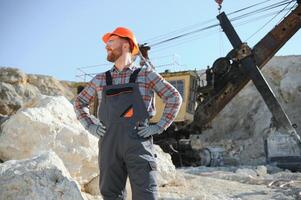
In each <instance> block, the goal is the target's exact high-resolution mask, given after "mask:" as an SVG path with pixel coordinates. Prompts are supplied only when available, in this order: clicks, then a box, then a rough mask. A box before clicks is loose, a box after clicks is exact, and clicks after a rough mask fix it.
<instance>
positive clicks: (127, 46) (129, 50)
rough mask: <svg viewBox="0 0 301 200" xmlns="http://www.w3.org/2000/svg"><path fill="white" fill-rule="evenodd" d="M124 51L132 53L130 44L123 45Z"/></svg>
mask: <svg viewBox="0 0 301 200" xmlns="http://www.w3.org/2000/svg"><path fill="white" fill-rule="evenodd" d="M122 49H123V50H124V51H126V52H131V47H130V44H129V43H128V42H124V43H123V44H122Z"/></svg>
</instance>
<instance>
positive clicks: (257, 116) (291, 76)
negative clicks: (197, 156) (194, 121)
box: [193, 56, 301, 165]
mask: <svg viewBox="0 0 301 200" xmlns="http://www.w3.org/2000/svg"><path fill="white" fill-rule="evenodd" d="M262 72H263V74H264V76H265V78H266V79H267V81H268V83H269V84H270V86H271V88H272V90H273V91H274V93H275V95H276V97H277V98H278V100H279V101H280V103H281V105H282V107H283V108H284V110H285V111H286V113H287V115H288V116H289V118H290V119H291V121H292V122H293V123H296V124H297V125H298V127H297V132H299V133H301V115H300V113H301V106H300V102H301V79H300V76H301V56H281V57H274V58H273V59H272V60H271V61H270V62H268V63H267V64H266V66H265V67H264V68H263V70H262ZM271 118H272V114H271V113H270V111H269V109H268V108H267V106H266V104H265V102H264V101H263V99H262V97H261V96H260V94H259V92H258V91H257V89H256V88H255V86H254V84H253V83H252V82H249V83H248V84H247V85H246V87H244V89H243V90H242V91H240V92H239V93H238V94H237V95H236V96H235V97H234V98H233V99H232V101H231V102H230V103H229V104H228V105H227V106H226V107H225V108H224V109H223V110H222V111H221V112H220V113H219V115H217V117H216V118H215V119H214V120H213V121H212V124H211V125H212V128H211V129H208V130H205V131H204V132H203V134H202V135H201V136H200V140H199V141H198V142H196V140H194V141H193V143H194V148H203V147H205V146H222V147H224V148H225V150H226V153H228V154H229V155H230V156H234V157H235V158H237V160H239V161H240V163H241V164H251V165H254V164H262V163H264V162H265V153H264V138H265V137H266V136H267V134H268V133H269V128H270V125H271V124H272V123H273V122H272V120H271Z"/></svg>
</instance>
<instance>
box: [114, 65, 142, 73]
mask: <svg viewBox="0 0 301 200" xmlns="http://www.w3.org/2000/svg"><path fill="white" fill-rule="evenodd" d="M135 69H137V67H136V66H135V65H134V63H132V64H131V65H130V66H128V67H126V68H124V69H123V70H122V71H119V70H118V69H117V67H116V66H115V65H114V66H113V67H112V68H111V70H110V71H111V72H125V71H127V70H131V71H132V72H133V71H135Z"/></svg>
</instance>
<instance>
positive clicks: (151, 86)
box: [74, 66, 182, 130]
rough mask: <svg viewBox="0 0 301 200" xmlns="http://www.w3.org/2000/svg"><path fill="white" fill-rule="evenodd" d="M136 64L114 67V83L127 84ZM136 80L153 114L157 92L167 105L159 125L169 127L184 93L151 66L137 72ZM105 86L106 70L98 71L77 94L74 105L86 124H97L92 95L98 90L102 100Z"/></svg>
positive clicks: (81, 119)
mask: <svg viewBox="0 0 301 200" xmlns="http://www.w3.org/2000/svg"><path fill="white" fill-rule="evenodd" d="M135 69H137V67H135V66H130V67H127V68H124V69H123V70H122V71H121V72H120V71H118V69H117V68H115V67H113V68H112V69H111V70H110V72H111V75H112V79H113V85H118V84H125V83H128V82H129V78H130V76H131V74H132V73H133V71H135ZM136 83H138V85H139V91H140V93H141V96H142V98H143V101H144V103H145V107H146V109H147V111H148V113H149V115H150V116H154V115H155V113H156V110H155V102H154V92H156V93H157V95H158V96H159V97H160V98H161V99H162V100H163V102H164V103H165V108H164V112H163V115H162V117H161V119H160V121H159V122H158V123H157V125H158V126H159V127H160V128H161V129H162V130H163V129H164V130H166V129H167V128H168V127H169V126H170V124H171V123H172V122H173V120H174V119H175V117H176V115H177V113H178V111H179V109H180V106H181V103H182V97H181V95H180V94H179V92H178V91H177V90H176V89H175V88H174V87H173V86H172V85H171V84H170V83H168V82H167V81H166V80H164V79H163V78H162V76H161V75H160V74H158V73H157V72H155V71H154V70H152V69H150V68H145V67H143V68H142V69H141V71H140V72H139V74H138V76H137V80H136ZM104 86H106V75H105V73H100V74H97V75H96V76H95V77H94V78H93V79H92V80H91V81H90V82H89V84H88V85H87V87H85V89H83V91H82V92H81V93H80V94H79V95H78V96H77V97H76V99H75V101H74V109H75V113H76V115H77V118H78V120H79V121H80V122H81V123H82V124H83V126H84V127H85V128H88V127H89V125H91V124H97V123H98V121H97V119H96V118H95V117H94V116H92V115H90V114H89V109H88V105H89V104H90V102H91V101H92V99H93V96H94V94H95V92H97V96H98V100H99V102H98V103H99V104H98V105H100V103H101V98H102V90H103V87H104Z"/></svg>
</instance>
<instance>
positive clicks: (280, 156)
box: [265, 130, 301, 171]
mask: <svg viewBox="0 0 301 200" xmlns="http://www.w3.org/2000/svg"><path fill="white" fill-rule="evenodd" d="M265 153H266V160H267V163H269V164H274V165H276V166H278V167H280V168H284V169H289V170H291V171H301V143H300V141H299V140H298V138H296V135H292V134H287V133H281V132H279V131H276V130H273V131H271V132H270V134H269V136H268V137H267V138H266V140H265Z"/></svg>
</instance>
